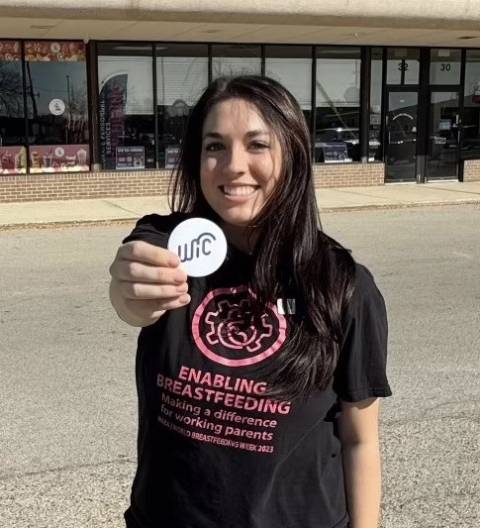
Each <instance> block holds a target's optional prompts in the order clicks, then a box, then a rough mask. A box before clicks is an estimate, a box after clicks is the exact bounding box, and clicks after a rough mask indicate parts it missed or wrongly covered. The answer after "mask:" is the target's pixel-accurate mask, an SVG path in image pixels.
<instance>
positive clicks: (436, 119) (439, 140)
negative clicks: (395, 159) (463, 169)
mask: <svg viewBox="0 0 480 528" xmlns="http://www.w3.org/2000/svg"><path fill="white" fill-rule="evenodd" d="M459 141H460V113H459V97H458V91H447V90H445V91H443V90H442V91H439V90H432V91H431V92H430V112H429V123H428V147H427V167H426V177H427V180H441V179H457V178H458V162H459Z"/></svg>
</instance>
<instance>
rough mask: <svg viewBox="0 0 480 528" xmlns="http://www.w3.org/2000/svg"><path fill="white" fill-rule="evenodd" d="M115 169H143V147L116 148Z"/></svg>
mask: <svg viewBox="0 0 480 528" xmlns="http://www.w3.org/2000/svg"><path fill="white" fill-rule="evenodd" d="M115 168H116V169H123V170H126V169H144V168H145V147H117V156H116V162H115Z"/></svg>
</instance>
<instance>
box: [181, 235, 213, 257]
mask: <svg viewBox="0 0 480 528" xmlns="http://www.w3.org/2000/svg"><path fill="white" fill-rule="evenodd" d="M215 240H216V238H215V236H214V235H213V234H212V233H208V232H205V233H202V234H201V235H199V236H198V237H197V238H194V239H193V240H191V241H190V243H188V242H185V243H184V244H180V245H179V246H178V249H177V255H178V256H179V258H180V261H181V262H188V261H190V260H193V259H194V258H199V257H200V255H205V256H208V255H210V254H211V250H210V245H211V244H212V243H213V242H214V241H215Z"/></svg>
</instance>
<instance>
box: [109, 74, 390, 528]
mask: <svg viewBox="0 0 480 528" xmlns="http://www.w3.org/2000/svg"><path fill="white" fill-rule="evenodd" d="M174 177H175V180H174V189H173V191H174V192H173V196H172V214H170V215H168V216H160V215H155V214H154V215H149V216H146V217H144V218H142V219H140V220H139V222H138V223H137V226H136V227H135V229H134V230H133V232H132V233H131V234H130V235H129V236H128V237H127V238H126V239H125V240H124V242H125V244H124V246H122V247H121V248H120V249H119V252H118V255H117V257H116V259H115V261H114V263H113V264H112V266H111V273H112V283H111V290H110V294H111V299H112V304H113V305H114V306H115V308H116V309H117V311H118V313H119V314H121V317H122V319H124V320H125V321H127V322H130V324H134V325H136V326H142V327H143V328H142V330H141V332H140V336H139V341H138V343H139V347H138V356H137V367H138V368H137V382H138V394H139V397H140V432H139V457H138V460H139V465H138V469H137V475H136V478H135V481H134V485H133V489H132V502H131V506H130V508H129V509H128V510H127V512H126V514H125V519H126V521H127V526H128V527H129V528H146V527H147V526H153V525H162V526H163V525H165V526H168V527H169V528H183V527H185V526H195V527H197V528H209V527H211V526H222V527H223V526H229V527H230V528H278V527H281V526H290V527H292V528H318V527H319V526H322V527H323V528H346V527H347V526H348V524H349V521H350V520H352V521H353V522H352V524H353V526H354V527H361V526H376V524H377V520H378V514H379V506H380V489H381V487H380V453H379V448H378V401H377V398H378V397H379V396H389V395H390V394H391V392H390V388H389V385H388V381H387V378H386V374H385V366H386V365H385V363H386V341H387V320H386V313H385V304H384V301H383V297H382V295H381V293H380V292H379V291H378V289H377V287H376V285H375V282H374V280H373V277H372V275H371V274H370V273H369V271H368V270H367V269H366V268H365V267H363V266H361V265H360V264H357V263H356V262H355V261H354V259H353V257H352V256H351V254H350V252H349V251H347V250H346V249H345V248H344V247H342V246H341V244H339V243H338V242H336V241H335V240H333V239H332V238H330V237H329V236H328V235H326V234H325V233H324V232H323V231H322V229H321V224H320V219H319V216H318V209H317V204H316V198H315V191H314V187H313V179H312V160H311V149H310V134H309V129H308V126H307V123H306V121H305V117H304V114H303V112H302V109H301V107H300V105H299V104H298V102H297V101H296V100H295V98H294V97H293V96H292V94H291V93H290V92H288V90H286V89H285V88H284V87H283V86H282V85H281V84H279V83H278V82H277V81H274V80H273V79H270V78H268V77H259V76H250V75H247V76H238V77H232V78H220V79H217V80H216V81H214V82H213V83H212V84H211V85H210V86H209V87H208V88H207V89H206V90H205V92H204V93H203V95H202V96H201V97H200V99H199V101H198V102H197V104H196V105H195V106H194V107H193V109H192V111H191V114H190V117H189V120H188V123H187V127H186V132H185V136H184V140H183V142H182V149H181V153H180V159H179V163H178V167H177V169H176V172H175V173H174ZM197 217H204V218H207V219H208V220H212V221H214V222H216V223H218V224H220V225H221V226H222V227H223V230H224V232H225V235H226V239H227V244H228V251H227V257H226V259H225V261H224V263H223V264H222V266H221V267H220V268H218V269H217V270H216V271H215V272H213V273H212V274H210V275H209V276H207V277H200V278H197V277H195V276H190V277H188V278H187V279H185V277H184V276H183V277H182V275H180V276H179V275H178V273H181V272H182V269H175V268H176V267H177V266H178V265H179V262H178V257H177V256H176V255H175V254H172V253H170V252H168V251H166V250H165V248H166V247H168V245H167V241H168V239H169V237H170V233H172V230H173V229H175V228H176V226H177V225H178V224H179V223H180V222H182V221H183V220H185V219H189V221H190V222H199V218H197ZM185 223H186V222H183V223H182V225H185ZM173 277H174V278H175V281H174V280H173ZM182 281H186V282H185V283H184V284H182ZM176 285H178V286H179V287H178V288H176ZM187 289H188V291H189V293H190V295H185V294H186V291H187ZM284 301H285V302H284ZM284 306H287V307H288V309H287V310H285V309H283V308H282V309H280V308H279V307H284ZM185 372H197V373H203V374H202V375H201V378H202V380H203V381H205V380H208V381H209V385H208V387H207V386H204V385H203V383H202V380H200V377H196V378H190V377H188V380H187V378H186V377H185V375H184V374H185ZM159 380H160V382H159ZM241 387H248V390H241ZM254 387H262V390H261V393H259V392H258V391H255V389H254ZM193 404H195V405H198V406H199V407H200V409H201V410H200V412H199V413H198V415H197V416H195V417H192V416H191V413H189V411H188V408H189V405H190V408H191V406H192V405H193ZM232 413H233V414H232ZM259 413H261V414H259ZM227 416H235V419H234V420H233V421H234V422H235V423H234V424H232V423H228V421H227V420H228V418H226V417H227ZM259 418H263V419H264V420H266V421H264V422H263V423H262V424H258V425H255V424H257V423H258V419H259ZM256 420H257V421H256ZM240 425H241V427H240ZM160 446H161V448H160ZM153 496H155V497H156V499H155V501H152V500H151V497H153ZM165 523H166V524H165Z"/></svg>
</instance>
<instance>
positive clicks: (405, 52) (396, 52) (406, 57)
mask: <svg viewBox="0 0 480 528" xmlns="http://www.w3.org/2000/svg"><path fill="white" fill-rule="evenodd" d="M419 81H420V51H419V50H418V48H388V50H387V84H398V85H405V84H418V83H419Z"/></svg>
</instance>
